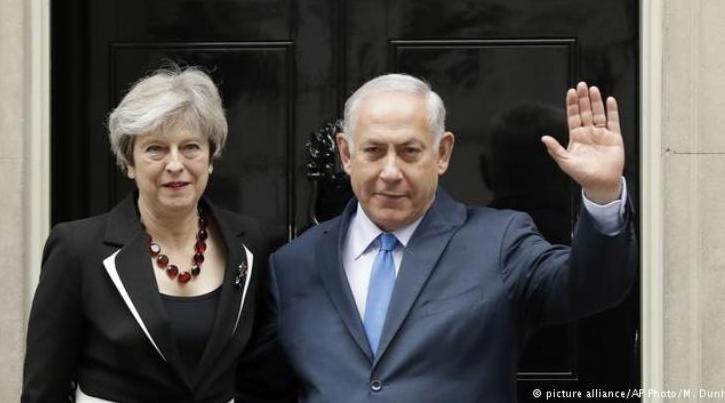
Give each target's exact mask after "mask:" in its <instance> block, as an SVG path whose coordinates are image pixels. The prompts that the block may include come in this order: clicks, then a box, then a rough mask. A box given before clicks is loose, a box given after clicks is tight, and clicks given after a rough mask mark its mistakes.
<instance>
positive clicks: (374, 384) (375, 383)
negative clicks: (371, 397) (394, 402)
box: [370, 379, 383, 392]
mask: <svg viewBox="0 0 725 403" xmlns="http://www.w3.org/2000/svg"><path fill="white" fill-rule="evenodd" d="M382 388H383V383H382V382H380V380H379V379H373V380H372V381H370V389H371V390H372V391H373V392H380V389H382Z"/></svg>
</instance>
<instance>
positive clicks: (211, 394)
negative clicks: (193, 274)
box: [22, 194, 269, 402]
mask: <svg viewBox="0 0 725 403" xmlns="http://www.w3.org/2000/svg"><path fill="white" fill-rule="evenodd" d="M135 202H136V198H135V197H134V195H133V194H132V195H129V196H128V197H126V199H124V200H123V201H122V202H121V203H120V204H118V205H117V206H115V207H114V208H113V209H112V210H111V211H110V212H109V213H107V214H103V215H100V216H96V217H91V218H88V219H84V220H79V221H73V222H68V223H63V224H58V225H57V226H55V228H53V230H52V231H51V234H50V236H49V238H48V241H47V243H46V246H45V250H44V252H43V266H42V272H41V276H40V283H39V284H38V288H37V290H36V292H35V297H34V300H33V306H32V309H31V312H30V320H29V324H28V337H27V351H26V357H25V368H24V379H23V392H22V401H23V402H56V401H57V402H60V401H67V400H66V399H67V396H68V395H69V394H73V393H74V392H73V390H72V386H71V384H72V382H77V383H78V386H79V387H80V388H81V390H82V391H83V392H84V393H85V394H87V395H90V396H96V397H99V398H102V399H106V400H112V401H123V402H151V401H154V402H162V401H163V402H166V401H169V402H171V401H173V402H192V401H193V402H226V401H229V400H230V399H232V398H233V397H234V385H235V377H236V376H237V374H236V370H237V368H236V366H237V363H238V361H239V358H240V356H241V355H242V353H243V351H245V347H247V346H248V344H249V343H250V341H251V340H250V339H251V336H252V328H253V323H254V320H255V318H254V316H255V305H257V301H256V300H257V295H258V288H259V286H260V276H261V275H262V273H263V271H264V267H265V266H266V253H265V252H266V251H265V245H264V242H263V239H262V237H261V234H260V231H259V228H258V226H257V224H256V222H255V221H253V220H251V219H249V218H245V217H242V216H240V215H237V214H234V213H232V212H230V211H226V210H222V209H219V208H216V207H214V206H213V205H212V204H210V203H209V202H208V201H207V200H204V199H202V204H203V205H205V206H206V208H207V211H209V213H210V215H211V217H212V218H213V219H214V221H215V222H216V224H217V225H218V228H219V229H220V232H221V236H222V238H223V242H224V245H225V247H226V261H227V263H226V271H225V274H224V281H223V283H222V292H221V299H220V302H219V306H218V309H217V314H216V319H215V321H214V325H213V329H212V331H211V334H210V337H209V340H208V342H207V345H206V347H205V350H204V352H203V355H202V357H201V361H200V363H199V365H198V367H197V368H196V371H195V372H188V371H187V370H186V368H185V367H184V366H183V365H182V363H181V360H180V357H179V352H178V351H177V347H176V343H175V341H174V339H173V337H172V334H171V328H170V325H169V320H168V318H167V317H166V313H165V310H164V309H163V307H162V302H161V299H160V297H159V290H158V287H157V285H156V280H155V278H154V274H153V270H154V268H153V267H152V265H151V261H150V259H149V256H148V252H147V250H146V246H145V236H144V232H143V230H142V228H141V224H140V222H139V219H138V215H137V212H136V208H135ZM245 262H246V266H247V269H246V273H242V272H241V270H240V266H242V265H243V263H245ZM245 274H246V275H245ZM245 354H251V352H249V351H247V352H246V353H245ZM267 364H269V363H267ZM254 370H255V371H256V368H255V369H254ZM240 372H241V373H242V374H243V373H244V369H241V370H240ZM257 375H260V376H263V374H257Z"/></svg>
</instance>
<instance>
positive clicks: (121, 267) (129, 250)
mask: <svg viewBox="0 0 725 403" xmlns="http://www.w3.org/2000/svg"><path fill="white" fill-rule="evenodd" d="M134 196H135V194H131V195H129V196H128V197H126V199H124V201H122V202H121V203H120V204H119V205H118V206H116V207H115V208H114V209H113V210H111V212H110V213H109V221H108V226H107V229H106V243H109V244H115V245H119V246H120V245H123V247H122V248H121V249H120V250H118V251H117V252H115V253H114V254H113V255H111V256H109V257H108V258H107V259H106V260H104V262H103V265H104V267H105V269H106V272H107V273H108V275H109V277H110V278H111V280H112V281H113V285H114V286H115V287H116V289H117V290H118V292H119V294H120V295H121V297H122V298H123V300H124V303H125V305H126V307H127V308H128V309H129V311H130V312H131V314H132V315H133V317H134V319H135V320H136V323H137V324H138V325H139V327H140V328H141V330H142V331H143V332H144V334H145V335H146V337H147V338H148V339H149V342H150V343H151V344H152V346H153V347H154V349H156V351H157V352H158V353H159V355H160V356H161V358H162V359H164V360H165V361H166V362H167V363H168V364H169V365H170V366H171V367H172V368H173V369H174V370H175V371H176V372H177V373H178V374H179V376H181V378H182V379H183V380H184V381H185V382H186V383H187V384H189V376H188V374H187V373H186V371H185V369H184V367H183V366H182V365H181V359H180V357H179V352H178V350H177V349H176V344H175V342H174V339H173V337H172V335H171V326H170V324H169V320H168V318H167V316H166V311H165V310H164V309H163V306H162V304H161V298H159V289H158V286H157V284H156V278H155V277H154V272H153V270H154V269H153V267H152V265H151V259H150V258H149V255H148V251H147V249H146V235H145V234H144V232H143V230H142V228H141V225H140V223H139V220H138V216H137V214H136V207H135V201H136V198H135V197H134Z"/></svg>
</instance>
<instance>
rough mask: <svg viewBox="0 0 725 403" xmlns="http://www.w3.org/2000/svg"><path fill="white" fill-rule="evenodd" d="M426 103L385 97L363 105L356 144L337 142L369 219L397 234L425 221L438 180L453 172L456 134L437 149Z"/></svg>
mask: <svg viewBox="0 0 725 403" xmlns="http://www.w3.org/2000/svg"><path fill="white" fill-rule="evenodd" d="M426 113H427V111H426V104H425V100H424V99H423V98H421V97H418V96H415V95H411V94H406V93H399V92H383V93H377V94H371V95H368V96H367V97H365V98H364V99H362V100H361V102H360V104H359V106H358V114H357V120H356V122H355V126H354V127H353V131H354V136H353V141H352V144H350V143H348V141H347V140H346V139H345V137H344V136H343V135H342V134H339V135H338V137H337V142H338V147H339V149H340V156H341V159H342V162H343V166H344V168H345V172H347V174H348V175H350V182H351V184H352V190H353V192H354V193H355V196H356V197H357V199H358V201H360V205H362V208H363V210H365V214H367V216H368V217H370V219H371V220H372V221H373V222H374V223H375V224H376V225H377V226H378V227H380V228H381V229H382V230H384V231H388V232H391V231H395V230H397V229H400V228H402V227H404V226H405V225H407V224H410V223H412V222H413V221H415V220H416V219H418V218H419V217H421V216H422V215H423V214H425V212H426V211H427V210H428V208H429V207H430V206H431V204H432V203H433V198H434V195H435V191H436V188H437V186H438V176H439V175H442V174H443V173H444V172H445V171H446V169H447V168H448V161H449V159H450V156H451V151H452V150H453V134H452V133H450V132H446V133H445V134H444V135H443V137H442V139H441V141H440V144H439V147H438V149H437V150H436V149H435V148H434V142H433V135H432V134H431V132H430V129H429V127H428V120H427V114H426Z"/></svg>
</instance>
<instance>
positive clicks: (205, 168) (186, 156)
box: [128, 125, 210, 215]
mask: <svg viewBox="0 0 725 403" xmlns="http://www.w3.org/2000/svg"><path fill="white" fill-rule="evenodd" d="M209 158H210V157H209V140H208V139H207V138H206V137H205V136H203V135H202V134H201V133H200V132H199V130H197V129H190V128H189V127H188V126H183V125H174V126H173V127H171V128H168V129H167V130H165V131H164V132H159V131H154V132H150V133H146V134H142V135H138V136H136V138H135V139H134V144H133V166H129V167H128V177H129V178H131V179H134V180H135V181H136V186H137V187H138V190H139V207H140V208H144V209H148V210H151V212H152V213H154V214H155V215H168V214H174V213H182V212H188V211H189V210H191V209H196V206H197V203H198V202H199V198H200V197H201V195H202V193H204V189H206V184H207V181H208V179H209V164H210V160H209Z"/></svg>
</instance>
